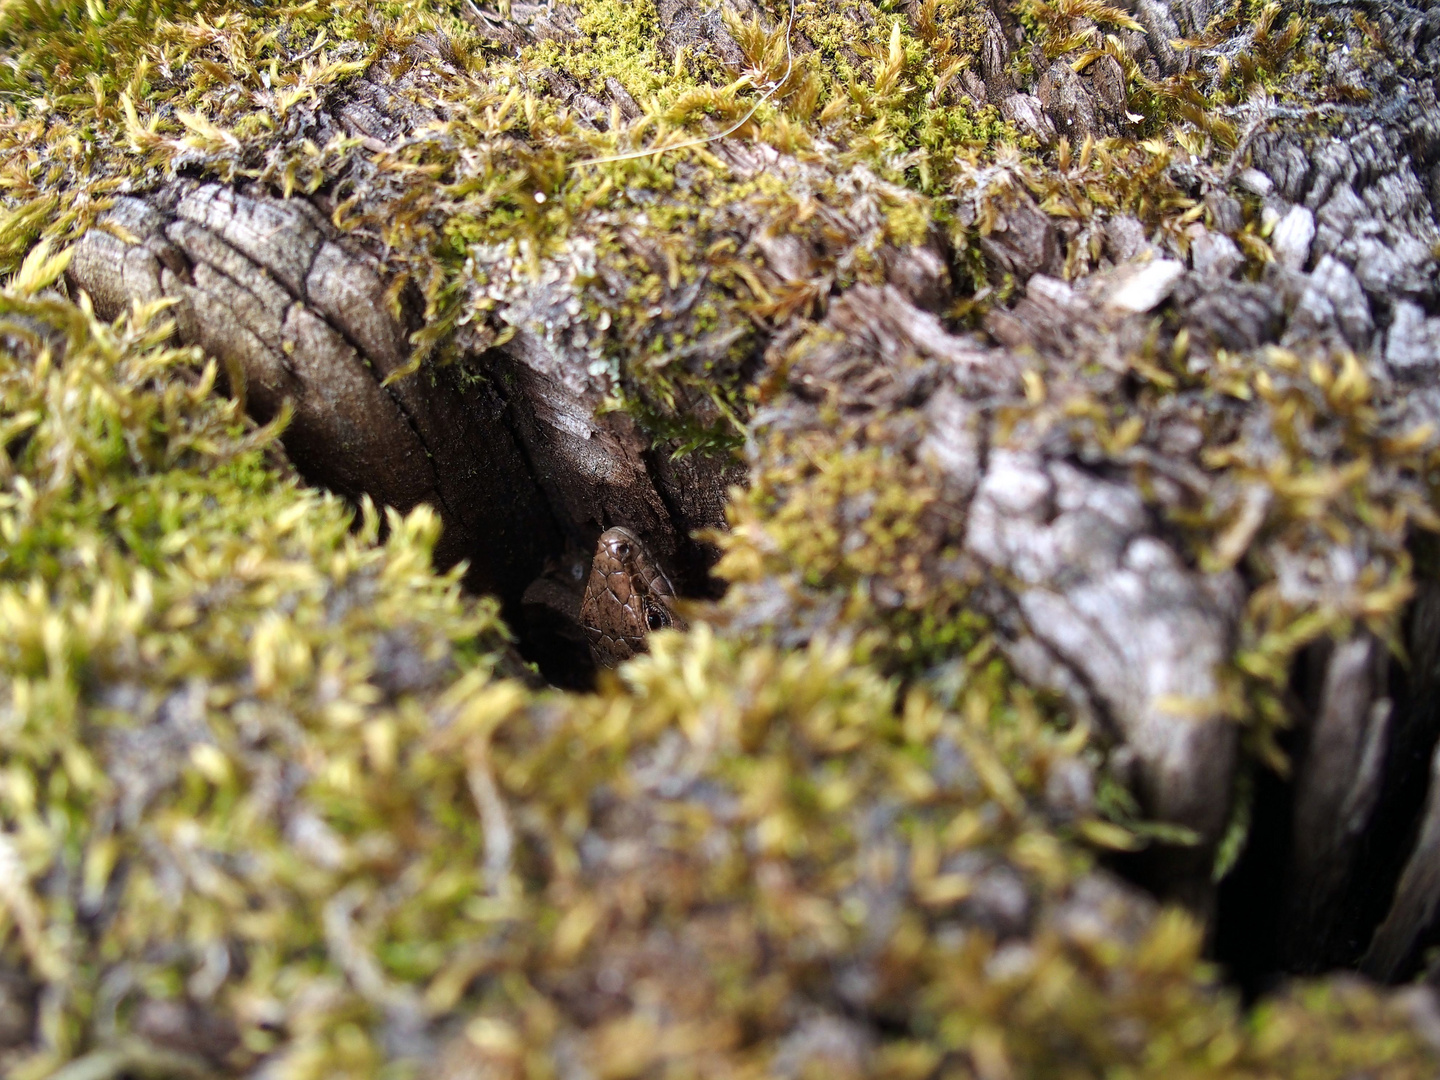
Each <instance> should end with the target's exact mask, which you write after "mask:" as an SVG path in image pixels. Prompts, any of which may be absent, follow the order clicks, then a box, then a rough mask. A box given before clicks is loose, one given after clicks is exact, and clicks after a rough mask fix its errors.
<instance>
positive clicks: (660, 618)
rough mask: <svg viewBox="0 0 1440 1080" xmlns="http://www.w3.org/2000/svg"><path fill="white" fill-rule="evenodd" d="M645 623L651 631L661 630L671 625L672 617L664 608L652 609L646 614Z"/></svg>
mask: <svg viewBox="0 0 1440 1080" xmlns="http://www.w3.org/2000/svg"><path fill="white" fill-rule="evenodd" d="M645 622H646V623H647V624H648V625H649V627H650V629H651V630H660V629H662V628H664V627H666V626H669V625H670V616H669V614H668V613H666V611H665V609H664V608H658V607H652V608H651V609H650V610H649V611H647V612H646V613H645Z"/></svg>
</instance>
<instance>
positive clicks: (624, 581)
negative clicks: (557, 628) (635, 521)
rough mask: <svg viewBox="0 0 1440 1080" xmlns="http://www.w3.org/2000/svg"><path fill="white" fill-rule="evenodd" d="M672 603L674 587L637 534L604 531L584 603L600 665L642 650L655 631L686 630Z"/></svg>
mask: <svg viewBox="0 0 1440 1080" xmlns="http://www.w3.org/2000/svg"><path fill="white" fill-rule="evenodd" d="M674 602H675V587H674V586H673V585H671V584H670V579H669V578H667V577H666V576H665V573H664V571H663V570H661V569H660V564H659V563H658V562H656V561H655V559H654V557H653V556H652V555H651V554H650V551H649V549H648V548H647V547H646V546H645V544H644V542H643V541H641V539H640V538H639V537H638V536H636V535H635V534H634V533H632V532H631V531H630V530H629V529H622V528H619V527H616V528H613V529H606V530H605V531H604V532H603V533H601V534H600V540H599V542H598V543H597V544H596V545H595V559H594V561H593V562H592V563H591V564H590V580H589V582H588V583H587V584H586V586H585V599H584V600H583V601H582V602H581V605H580V622H581V624H582V625H583V626H584V628H585V636H586V638H587V639H588V640H589V642H590V651H591V653H592V654H594V657H595V662H596V663H597V664H600V665H602V666H604V667H614V666H615V665H616V664H618V663H620V662H621V661H623V660H628V659H630V657H632V656H634V655H635V654H636V653H641V652H644V651H645V638H646V636H647V635H648V634H649V633H650V632H651V631H652V630H662V629H664V628H665V627H667V626H673V627H676V628H677V629H682V630H683V629H684V627H685V624H684V622H683V621H682V620H681V619H680V617H679V616H678V615H676V614H675V607H674Z"/></svg>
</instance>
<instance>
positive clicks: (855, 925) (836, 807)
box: [0, 252, 1435, 1080]
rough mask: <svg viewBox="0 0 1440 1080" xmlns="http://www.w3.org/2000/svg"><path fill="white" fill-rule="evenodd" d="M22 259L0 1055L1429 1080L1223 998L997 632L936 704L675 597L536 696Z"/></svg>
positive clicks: (7, 324)
mask: <svg viewBox="0 0 1440 1080" xmlns="http://www.w3.org/2000/svg"><path fill="white" fill-rule="evenodd" d="M47 258H48V256H47V255H45V254H44V253H43V252H42V253H41V255H40V256H39V257H38V258H32V260H31V262H29V263H27V269H26V270H24V271H22V274H21V275H20V278H19V279H18V280H19V285H18V286H16V287H14V288H12V289H11V290H10V292H8V293H7V294H5V295H4V297H3V299H0V311H3V315H0V426H3V431H4V439H3V448H4V456H3V459H0V473H3V486H0V536H3V538H4V549H3V559H0V823H3V831H0V907H3V912H4V915H3V916H0V918H3V923H0V926H3V933H4V938H3V947H0V996H3V997H4V1000H3V1001H0V1005H4V1009H0V1013H3V1014H4V1015H5V1016H14V1015H21V1016H25V1017H33V1019H34V1025H33V1030H34V1037H33V1038H31V1037H30V1032H29V1031H27V1030H26V1029H25V1028H24V1025H23V1024H22V1025H12V1027H13V1030H10V1031H8V1032H6V1035H7V1038H8V1041H9V1045H8V1047H7V1048H6V1049H5V1050H4V1051H3V1053H4V1054H5V1057H4V1060H3V1062H0V1066H3V1068H4V1070H5V1072H6V1075H7V1076H11V1077H15V1078H17V1080H30V1078H35V1080H38V1078H40V1077H49V1076H57V1077H62V1078H65V1080H78V1078H80V1077H107V1076H116V1077H118V1076H125V1075H145V1076H176V1077H179V1076H212V1075H253V1076H257V1077H265V1078H267V1080H268V1078H277V1080H278V1078H285V1080H302V1078H307V1080H308V1078H316V1080H318V1078H321V1077H333V1076H376V1077H400V1076H413V1075H436V1076H445V1077H453V1078H457V1080H458V1078H461V1077H466V1078H469V1077H486V1078H489V1077H507V1078H508V1077H517V1078H518V1077H568V1076H577V1077H579V1076H593V1077H608V1078H620V1077H640V1076H655V1077H660V1076H664V1077H680V1076H686V1077H692V1076H693V1077H732V1076H734V1077H752V1076H755V1077H758V1076H783V1077H797V1078H798V1077H846V1076H884V1077H895V1078H909V1077H914V1078H919V1077H931V1076H934V1077H980V1078H983V1080H1000V1078H1006V1077H1031V1076H1033V1077H1083V1076H1096V1077H1099V1076H1105V1077H1132V1076H1133V1077H1139V1076H1153V1077H1167V1078H1170V1077H1202V1076H1217V1077H1218V1076H1243V1077H1257V1078H1258V1077H1267V1076H1303V1077H1332V1076H1333V1077H1344V1076H1352V1075H1356V1073H1357V1070H1363V1071H1364V1073H1365V1074H1366V1075H1369V1076H1386V1077H1397V1078H1398V1077H1421V1076H1433V1075H1434V1070H1435V1061H1434V1058H1433V1057H1432V1056H1431V1054H1430V1052H1429V1051H1428V1050H1427V1049H1426V1048H1425V1047H1424V1045H1423V1044H1422V1043H1421V1042H1420V1040H1419V1038H1418V1037H1417V1036H1416V1035H1415V1034H1414V1032H1413V1031H1412V1029H1411V1026H1410V1023H1409V1020H1408V1019H1407V1018H1406V1017H1405V1016H1404V1015H1403V1014H1402V1012H1401V1010H1400V1009H1399V1008H1398V1007H1397V1005H1396V1004H1395V1002H1394V1001H1392V1000H1391V999H1390V998H1388V997H1386V996H1384V995H1381V994H1378V993H1377V992H1375V991H1374V990H1371V989H1369V988H1366V987H1363V986H1361V985H1358V984H1354V983H1351V982H1331V983H1312V984H1307V985H1304V986H1301V987H1299V988H1297V989H1296V990H1295V991H1294V992H1292V993H1290V994H1288V995H1286V996H1284V997H1281V998H1278V999H1275V1000H1272V1001H1269V1002H1267V1003H1265V1004H1264V1005H1262V1007H1260V1008H1258V1009H1257V1010H1254V1011H1253V1012H1251V1013H1249V1014H1246V1013H1244V1012H1243V1011H1242V1010H1241V1009H1240V1007H1239V1005H1238V1002H1237V1001H1236V999H1235V997H1234V995H1233V994H1231V993H1230V992H1229V991H1227V990H1225V989H1224V988H1223V987H1222V986H1221V985H1220V984H1219V983H1218V981H1217V977H1216V973H1215V972H1214V971H1213V970H1212V969H1211V968H1210V967H1209V966H1208V965H1206V964H1205V963H1204V962H1203V961H1202V960H1201V958H1200V952H1201V944H1202V942H1201V933H1200V929H1199V927H1198V925H1197V924H1196V923H1195V922H1194V921H1193V920H1191V919H1190V918H1189V917H1188V916H1186V915H1184V914H1182V913H1180V912H1177V911H1174V910H1164V909H1158V908H1156V907H1155V906H1154V905H1153V904H1152V903H1151V902H1149V901H1148V900H1146V899H1145V898H1143V897H1142V896H1141V895H1139V894H1138V893H1136V892H1135V891H1134V890H1132V889H1131V888H1129V887H1128V886H1126V885H1124V884H1122V883H1119V882H1117V881H1116V880H1114V879H1113V878H1111V877H1110V876H1109V875H1107V874H1106V873H1104V872H1103V871H1101V870H1098V869H1097V868H1096V866H1095V861H1094V858H1093V857H1092V855H1091V854H1090V851H1089V849H1088V848H1087V846H1086V845H1085V844H1084V843H1083V841H1082V837H1083V836H1085V835H1086V828H1087V825H1093V823H1089V822H1087V819H1086V814H1087V813H1088V811H1087V810H1086V809H1085V807H1086V800H1085V799H1084V798H1081V797H1079V796H1077V795H1076V792H1077V791H1079V792H1082V793H1083V789H1084V787H1085V785H1086V784H1087V783H1088V782H1089V780H1088V779H1087V777H1088V773H1087V771H1086V769H1087V766H1086V752H1087V741H1088V734H1087V733H1086V732H1085V731H1084V730H1083V729H1082V728H1076V729H1072V730H1070V731H1063V730H1059V729H1057V727H1056V726H1054V725H1053V724H1050V723H1045V722H1042V721H1041V719H1040V715H1039V713H1038V711H1037V709H1036V707H1035V705H1034V704H1033V702H1032V701H1031V700H1030V699H1029V696H1028V695H1027V693H1026V692H1025V690H1024V688H1023V687H1020V686H1018V685H1017V684H1016V683H1015V682H1014V680H1012V679H1009V678H1007V677H1005V676H1004V674H1003V673H1002V672H999V671H997V670H996V667H995V665H993V664H990V663H988V662H986V660H985V658H984V657H977V659H976V662H975V663H974V664H972V665H971V666H970V667H969V669H968V670H967V672H966V673H965V676H964V679H963V685H960V686H959V688H958V689H957V690H956V691H955V693H954V696H953V701H954V707H953V708H942V707H941V706H940V705H938V704H936V703H935V702H934V701H933V700H932V699H931V698H929V697H927V696H926V695H925V694H923V693H921V692H919V691H908V692H907V691H903V690H902V689H901V688H900V685H899V683H898V682H896V681H895V680H893V679H889V678H886V677H883V676H882V675H880V674H879V673H878V672H877V671H876V670H875V669H874V668H872V667H870V666H868V665H866V664H864V663H861V662H858V661H857V659H856V656H855V651H854V650H855V647H854V646H852V645H843V646H842V645H837V644H834V643H828V644H827V643H826V642H824V641H816V642H814V643H812V644H811V645H810V646H808V647H807V648H804V649H798V650H796V649H788V650H787V649H784V648H780V647H777V646H743V645H742V644H740V643H738V642H735V641H727V640H724V639H723V638H721V637H719V636H717V635H716V633H715V632H714V631H712V630H710V629H709V628H707V627H705V626H704V625H701V626H700V627H699V628H698V629H696V630H695V631H693V632H692V633H690V634H689V635H686V636H681V635H678V634H674V633H664V634H661V635H658V636H657V637H656V638H655V641H654V651H653V653H652V654H651V655H650V656H648V657H643V658H640V659H638V660H637V661H635V662H633V663H631V664H630V665H628V666H627V667H626V668H624V669H623V671H622V672H621V674H620V676H619V677H617V678H613V679H611V680H610V681H608V682H607V683H605V684H604V685H603V686H602V687H601V689H600V691H599V692H598V693H597V694H594V695H588V696H580V695H562V694H557V693H539V692H535V691H533V690H531V689H528V688H527V687H526V685H525V684H524V683H523V682H521V681H519V680H517V679H515V678H511V677H507V676H506V675H505V674H504V673H505V672H506V671H509V670H513V669H512V668H511V667H510V663H509V661H508V659H507V657H508V653H507V652H506V640H505V631H504V628H503V627H502V626H501V625H500V623H499V622H498V620H497V617H496V614H495V609H494V607H493V605H492V604H490V603H489V602H487V601H475V600H472V599H468V598H466V597H464V596H463V595H462V594H461V593H460V591H459V589H458V586H457V583H456V577H455V575H454V574H453V573H452V574H448V575H436V574H434V573H433V572H432V571H431V569H430V561H429V555H430V550H431V546H432V545H433V543H434V540H435V536H436V529H437V527H436V524H435V519H434V517H433V516H432V515H431V514H429V513H428V512H426V511H417V512H416V513H414V514H412V515H410V516H409V517H408V518H404V519H401V518H398V517H394V516H392V517H391V518H390V519H389V521H388V523H387V526H386V528H385V529H384V530H382V527H381V522H380V519H379V516H378V515H377V514H376V513H374V512H373V511H372V510H370V509H368V508H366V509H364V510H363V511H362V512H361V514H360V515H359V520H358V521H357V520H356V519H355V516H354V515H353V514H352V512H351V511H350V510H349V509H347V508H346V507H345V506H344V505H343V504H342V503H340V502H339V501H338V500H335V499H333V498H330V497H328V496H324V495H320V494H317V493H315V492H313V491H310V490H307V489H305V488H304V487H302V486H300V485H299V484H298V482H297V481H296V480H295V479H294V478H293V477H292V476H291V475H290V474H289V472H288V470H287V467H286V466H285V464H284V462H283V459H282V457H281V456H280V454H279V452H278V450H276V449H275V446H274V443H273V435H274V432H273V431H267V430H257V429H255V428H254V427H253V425H250V424H248V423H247V422H246V421H244V420H242V419H241V418H240V417H239V416H238V415H237V413H236V411H235V409H234V407H233V405H232V404H230V403H228V402H226V401H224V400H222V399H220V398H218V397H217V396H215V395H214V394H213V393H212V392H211V384H212V383H213V379H214V371H213V367H211V366H209V365H205V364H203V363H202V361H201V359H200V358H199V357H198V356H197V355H196V354H195V353H194V352H193V351H190V350H175V349H172V348H169V347H167V345H166V344H165V341H166V336H167V335H166V327H165V325H164V323H163V312H136V313H134V314H133V315H132V316H131V317H129V318H127V319H122V320H121V321H120V322H118V323H117V324H115V325H104V324H100V323H98V322H96V321H95V320H94V319H93V318H92V317H91V316H90V315H89V314H88V313H87V312H86V311H85V310H84V309H82V308H79V307H76V306H75V305H73V304H71V303H69V302H66V301H63V300H60V299H57V298H53V297H48V296H47V295H46V294H43V293H41V294H40V295H38V296H37V295H33V294H35V293H37V292H38V291H39V290H40V289H41V288H42V287H43V285H44V284H45V282H46V281H47V280H48V279H50V278H52V277H53V275H54V274H55V273H58V272H59V270H58V269H57V268H56V267H57V266H58V265H59V264H52V263H48V262H47V261H46V259H47ZM757 527H760V525H759V524H758V523H757ZM382 533H383V535H382ZM27 1010H29V1011H28V1012H27ZM0 1028H3V1025H0Z"/></svg>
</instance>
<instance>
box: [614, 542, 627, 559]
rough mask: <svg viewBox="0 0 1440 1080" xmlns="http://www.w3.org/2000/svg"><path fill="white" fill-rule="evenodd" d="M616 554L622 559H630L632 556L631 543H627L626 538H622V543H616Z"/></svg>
mask: <svg viewBox="0 0 1440 1080" xmlns="http://www.w3.org/2000/svg"><path fill="white" fill-rule="evenodd" d="M615 554H616V555H618V556H620V558H622V559H628V558H629V557H630V545H629V544H627V543H625V541H624V540H621V541H620V543H618V544H616V545H615Z"/></svg>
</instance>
